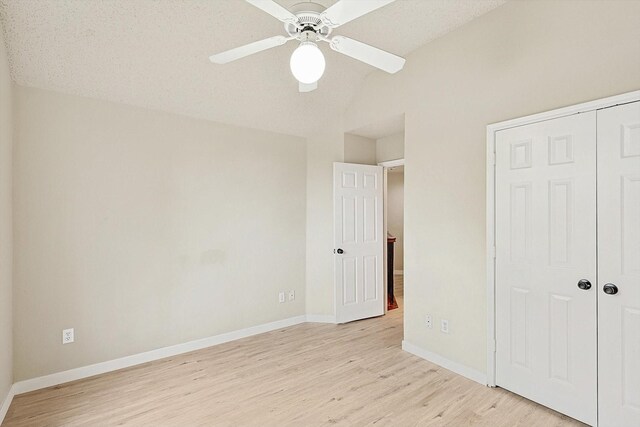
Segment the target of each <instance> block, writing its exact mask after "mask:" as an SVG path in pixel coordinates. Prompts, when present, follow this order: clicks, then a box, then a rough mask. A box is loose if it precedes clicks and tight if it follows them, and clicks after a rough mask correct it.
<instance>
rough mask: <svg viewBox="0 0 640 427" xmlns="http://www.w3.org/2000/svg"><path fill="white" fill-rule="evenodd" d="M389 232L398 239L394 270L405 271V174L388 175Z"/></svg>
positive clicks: (392, 173)
mask: <svg viewBox="0 0 640 427" xmlns="http://www.w3.org/2000/svg"><path fill="white" fill-rule="evenodd" d="M386 202H387V231H388V232H389V233H391V235H392V236H394V237H395V238H396V243H395V247H394V258H393V269H394V270H403V269H404V172H402V171H389V172H388V173H387V199H386Z"/></svg>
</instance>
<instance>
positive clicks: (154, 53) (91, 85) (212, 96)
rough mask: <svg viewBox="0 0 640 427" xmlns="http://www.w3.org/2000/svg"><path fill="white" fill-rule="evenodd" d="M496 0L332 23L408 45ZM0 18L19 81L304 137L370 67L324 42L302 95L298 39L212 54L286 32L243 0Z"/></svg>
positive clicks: (396, 6) (15, 9)
mask: <svg viewBox="0 0 640 427" xmlns="http://www.w3.org/2000/svg"><path fill="white" fill-rule="evenodd" d="M504 1H506V0H397V1H396V2H395V3H392V4H390V5H388V6H385V7H383V8H381V9H379V10H377V11H375V12H373V13H371V14H369V15H366V16H364V17H362V18H360V19H358V20H356V21H352V22H351V23H349V24H346V25H344V26H343V27H341V28H339V29H337V30H336V31H334V34H342V35H345V36H349V37H352V38H355V39H357V40H361V41H364V42H367V43H370V44H372V45H374V46H377V47H380V48H382V49H385V50H388V51H390V52H393V53H396V54H399V55H406V54H407V53H409V52H411V51H412V50H414V49H416V48H417V47H419V46H421V45H423V44H425V43H426V42H428V41H430V40H433V39H434V38H437V37H439V36H442V35H443V34H445V33H447V32H449V31H451V30H453V29H454V28H456V27H459V26H461V25H463V24H464V23H466V22H468V21H470V20H471V19H473V18H476V17H478V16H479V15H481V14H483V13H486V12H488V11H489V10H491V9H493V8H495V7H497V6H499V5H500V4H502V3H504ZM278 2H279V3H280V4H282V5H283V6H285V7H291V6H292V5H294V4H296V3H299V2H300V0H278ZM316 2H317V3H321V4H323V5H324V6H330V5H331V4H333V3H334V2H335V0H316ZM0 21H1V22H2V25H3V28H4V31H5V37H6V41H7V45H8V50H9V61H10V67H11V73H12V77H13V79H14V80H15V82H16V83H17V84H19V85H25V86H34V87H39V88H44V89H51V90H57V91H62V92H66V93H71V94H76V95H81V96H88V97H92V98H99V99H105V100H110V101H115V102H122V103H126V104H131V105H136V106H141V107H146V108H152V109H159V110H164V111H171V112H175V113H179V114H186V115H189V116H194V117H199V118H204V119H209V120H214V121H219V122H223V123H230V124H236V125H241V126H248V127H253V128H258V129H266V130H272V131H277V132H283V133H288V134H294V135H301V136H308V135H311V134H313V133H316V132H318V131H320V130H322V129H323V128H325V127H327V125H328V124H329V123H335V122H336V120H338V119H339V118H340V117H341V115H342V112H343V111H344V109H345V108H346V106H347V105H348V103H349V101H350V99H351V97H352V96H353V95H354V93H355V92H356V90H357V88H358V86H359V84H360V83H361V82H362V80H363V78H364V77H365V76H366V75H367V74H368V73H370V72H371V71H373V69H372V68H371V67H369V66H367V65H365V64H362V63H359V62H358V61H355V60H353V59H350V58H347V57H345V56H343V55H340V54H338V53H336V52H333V51H332V50H331V49H329V48H328V46H327V45H326V44H323V46H321V49H323V52H324V53H325V56H326V60H327V69H326V72H325V75H324V77H323V78H322V79H321V80H320V82H319V88H318V90H316V91H314V92H311V93H306V94H300V93H298V87H297V83H296V81H295V80H294V78H293V76H292V75H291V72H290V71H289V56H290V55H291V52H292V51H293V49H295V47H296V45H295V43H294V42H290V43H288V44H287V45H285V46H281V47H279V48H275V49H272V50H269V51H266V52H261V53H259V54H256V55H253V56H251V57H248V58H245V59H243V60H239V61H237V62H234V63H230V64H227V65H214V64H211V63H210V62H209V60H208V57H209V55H211V54H213V53H216V52H219V51H223V50H226V49H230V48H233V47H236V46H239V45H242V44H245V43H249V42H251V41H255V40H259V39H263V38H267V37H270V36H273V35H278V34H284V33H283V31H284V30H283V25H282V24H281V23H280V22H279V21H277V20H276V19H275V18H273V17H271V16H269V15H267V14H265V13H264V12H262V11H260V10H259V9H257V8H255V7H253V6H251V5H250V4H248V3H245V2H244V1H241V0H208V1H203V0H180V1H178V0H37V1H36V0H0Z"/></svg>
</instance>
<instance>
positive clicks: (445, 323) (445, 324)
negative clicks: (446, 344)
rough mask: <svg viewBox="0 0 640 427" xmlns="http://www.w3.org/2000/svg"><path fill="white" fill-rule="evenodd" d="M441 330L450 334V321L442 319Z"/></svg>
mask: <svg viewBox="0 0 640 427" xmlns="http://www.w3.org/2000/svg"><path fill="white" fill-rule="evenodd" d="M440 330H441V331H442V332H443V333H445V334H448V333H449V321H448V320H446V319H442V320H441V321H440Z"/></svg>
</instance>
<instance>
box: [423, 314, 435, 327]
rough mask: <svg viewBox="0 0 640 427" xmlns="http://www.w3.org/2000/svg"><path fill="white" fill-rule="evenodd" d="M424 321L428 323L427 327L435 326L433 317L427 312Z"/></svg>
mask: <svg viewBox="0 0 640 427" xmlns="http://www.w3.org/2000/svg"><path fill="white" fill-rule="evenodd" d="M424 322H425V324H426V325H427V328H429V329H431V328H433V318H431V315H430V314H427V315H426V316H425V318H424Z"/></svg>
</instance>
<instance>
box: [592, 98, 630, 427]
mask: <svg viewBox="0 0 640 427" xmlns="http://www.w3.org/2000/svg"><path fill="white" fill-rule="evenodd" d="M597 114H598V278H599V280H598V331H599V333H598V337H599V346H598V349H599V356H598V360H599V369H598V377H599V380H598V389H599V399H598V403H599V408H600V417H599V418H600V424H599V425H600V427H631V426H635V427H638V426H640V102H635V103H632V104H626V105H620V106H617V107H612V108H607V109H603V110H598V113H597ZM605 286H607V289H609V290H610V292H611V289H613V290H615V289H616V288H617V293H615V294H606V293H604V288H605ZM612 286H615V287H616V288H613V287H612Z"/></svg>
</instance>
